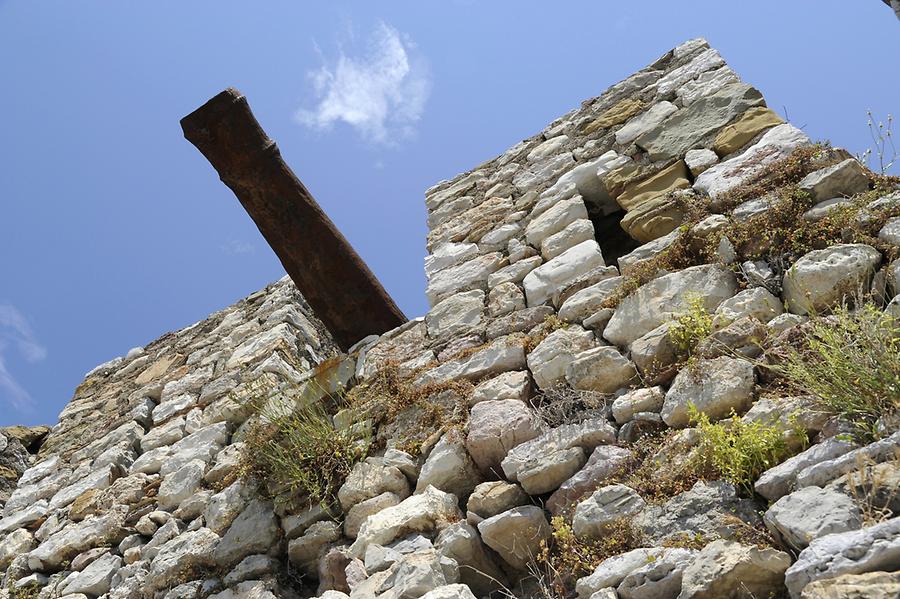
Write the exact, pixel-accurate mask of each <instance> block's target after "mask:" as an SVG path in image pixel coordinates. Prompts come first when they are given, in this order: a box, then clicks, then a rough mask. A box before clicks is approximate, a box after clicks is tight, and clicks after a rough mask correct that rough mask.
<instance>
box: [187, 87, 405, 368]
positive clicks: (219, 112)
mask: <svg viewBox="0 0 900 599" xmlns="http://www.w3.org/2000/svg"><path fill="white" fill-rule="evenodd" d="M181 128H182V130H183V131H184V137H185V138H186V139H187V140H188V141H189V142H191V143H192V144H194V146H196V147H197V149H198V150H200V152H201V153H202V154H203V155H204V156H205V157H206V159H207V160H209V162H210V163H211V164H212V166H213V168H215V169H216V171H217V172H218V173H219V178H220V179H221V180H222V182H223V183H225V185H227V186H228V187H230V188H231V190H232V191H233V192H234V195H236V196H237V198H238V200H240V202H241V204H242V205H243V206H244V209H245V210H246V211H247V212H248V213H249V214H250V217H251V218H252V219H253V222H255V223H256V226H257V227H258V228H259V231H260V232H261V233H262V234H263V237H265V239H266V241H267V242H268V243H269V245H270V246H271V247H272V249H273V250H274V251H275V254H276V255H277V256H278V259H279V260H281V264H282V265H283V266H284V269H285V270H286V271H287V273H288V274H289V275H290V277H291V279H293V280H294V283H295V284H296V285H297V288H298V289H300V292H301V293H302V294H303V297H305V298H306V301H307V302H309V305H310V306H311V307H312V308H313V310H315V312H316V315H318V317H319V318H320V319H321V320H322V322H324V323H325V326H327V327H328V330H329V331H330V332H331V334H332V336H333V337H334V339H335V341H336V342H337V343H338V345H340V346H341V348H343V349H344V350H345V351H346V350H347V349H348V348H349V347H350V346H351V345H352V344H354V343H355V342H357V341H359V340H360V339H362V338H363V337H365V336H366V335H371V334H380V333H384V332H385V331H388V330H391V329H393V328H395V327H397V326H399V325H400V324H402V323H404V322H406V317H405V316H404V315H403V312H401V311H400V309H399V308H398V307H397V304H395V303H394V300H392V299H391V296H390V295H388V293H387V292H386V291H385V290H384V288H383V287H382V286H381V283H379V282H378V279H376V278H375V275H373V274H372V272H371V271H370V270H369V268H368V267H367V266H366V264H365V262H363V261H362V259H361V258H360V257H359V255H358V254H357V253H356V251H354V249H353V247H351V245H350V244H349V243H348V242H347V240H346V239H344V236H343V235H341V232H340V231H338V229H337V227H335V226H334V223H332V222H331V219H329V218H328V216H327V215H326V214H325V212H324V211H323V210H322V209H321V208H320V207H319V205H318V204H317V203H316V200H315V199H314V198H313V197H312V195H311V194H310V193H309V191H307V189H306V187H304V185H303V183H301V182H300V180H299V179H297V177H296V175H294V173H293V171H291V169H290V167H288V165H287V164H285V162H284V160H283V159H282V158H281V152H279V150H278V147H277V146H276V145H275V142H274V141H272V140H271V139H269V137H268V136H267V135H266V132H265V131H263V129H262V127H261V126H260V124H259V122H258V121H257V120H256V117H254V116H253V112H251V110H250V105H249V104H248V103H247V99H246V98H245V97H244V96H243V95H241V93H240V92H238V91H237V90H236V89H234V88H229V89H226V90H225V91H223V92H221V93H219V94H218V95H216V96H215V97H213V98H212V99H211V100H209V101H208V102H207V103H206V104H204V105H203V106H201V107H200V108H198V109H197V110H195V111H194V112H192V113H191V114H189V115H187V116H186V117H184V118H183V119H181Z"/></svg>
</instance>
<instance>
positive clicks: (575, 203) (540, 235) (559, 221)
mask: <svg viewBox="0 0 900 599" xmlns="http://www.w3.org/2000/svg"><path fill="white" fill-rule="evenodd" d="M587 217H588V213H587V207H586V206H585V205H584V201H583V200H582V199H581V196H578V195H576V196H574V197H571V198H568V199H565V200H561V201H559V202H556V203H555V204H554V205H553V206H551V207H550V208H548V209H547V210H546V211H544V212H543V213H541V214H540V215H539V216H537V218H534V219H533V220H532V221H531V222H529V223H528V226H527V227H525V239H526V240H527V241H528V243H530V244H531V245H533V246H535V247H540V246H541V242H543V241H544V240H545V239H547V238H548V237H550V236H551V235H553V234H555V233H559V232H560V231H562V230H563V229H565V228H566V227H568V226H569V225H570V224H572V223H574V222H575V221H577V220H585V219H587Z"/></svg>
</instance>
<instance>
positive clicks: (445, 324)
mask: <svg viewBox="0 0 900 599" xmlns="http://www.w3.org/2000/svg"><path fill="white" fill-rule="evenodd" d="M483 316H484V291H481V290H480V289H475V290H472V291H465V292H463V293H457V294H456V295H451V296H450V297H448V298H447V299H445V300H443V301H440V302H438V303H437V304H435V306H434V307H433V308H432V309H431V310H429V312H428V315H427V316H425V328H426V329H427V331H428V336H429V337H431V338H432V339H448V338H450V337H453V336H454V335H462V334H465V333H468V332H471V331H475V330H477V329H478V327H479V325H481V323H482V318H483Z"/></svg>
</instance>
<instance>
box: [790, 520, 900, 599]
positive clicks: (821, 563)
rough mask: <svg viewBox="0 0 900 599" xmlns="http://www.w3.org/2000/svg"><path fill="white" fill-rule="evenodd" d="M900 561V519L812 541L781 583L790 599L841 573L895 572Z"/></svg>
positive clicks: (795, 598)
mask: <svg viewBox="0 0 900 599" xmlns="http://www.w3.org/2000/svg"><path fill="white" fill-rule="evenodd" d="M898 560H900V518H893V519H891V520H887V521H885V522H882V523H880V524H875V525H873V526H869V527H866V528H863V529H861V530H857V531H851V532H845V533H835V534H830V535H825V536H824V537H820V538H818V539H815V540H813V541H812V542H811V543H810V544H809V547H807V548H806V549H804V550H803V551H802V552H800V555H799V556H798V557H797V561H796V562H794V564H793V565H792V566H791V567H790V568H788V569H787V572H786V574H785V579H784V583H785V585H786V586H787V588H788V592H789V593H790V596H791V599H798V598H799V597H800V594H801V592H802V591H803V589H804V588H805V587H806V586H807V585H808V584H809V583H811V582H813V581H816V580H826V579H829V578H835V577H837V576H842V575H844V574H864V573H866V572H875V571H879V570H894V569H896V564H897V563H898Z"/></svg>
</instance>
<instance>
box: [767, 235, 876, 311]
mask: <svg viewBox="0 0 900 599" xmlns="http://www.w3.org/2000/svg"><path fill="white" fill-rule="evenodd" d="M880 263H881V254H880V253H879V252H878V250H876V249H875V248H873V247H872V246H868V245H865V244H860V243H854V244H841V245H833V246H831V247H828V248H825V249H823V250H813V251H811V252H809V253H808V254H805V255H804V256H803V257H802V258H800V259H799V260H797V261H796V262H795V263H794V265H793V266H791V267H790V268H789V269H788V271H787V272H786V273H785V274H784V284H783V288H784V301H785V303H786V304H787V308H788V310H789V311H790V312H792V313H793V314H816V313H820V312H822V311H824V310H827V309H829V308H833V307H834V306H836V305H838V304H840V303H841V302H842V301H844V300H853V299H855V296H856V294H861V292H865V291H867V290H868V286H869V282H870V281H871V280H872V276H873V275H874V273H875V269H876V268H878V265H879V264H880Z"/></svg>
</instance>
